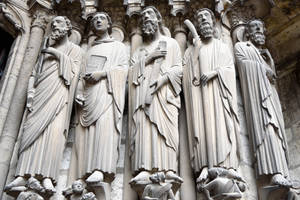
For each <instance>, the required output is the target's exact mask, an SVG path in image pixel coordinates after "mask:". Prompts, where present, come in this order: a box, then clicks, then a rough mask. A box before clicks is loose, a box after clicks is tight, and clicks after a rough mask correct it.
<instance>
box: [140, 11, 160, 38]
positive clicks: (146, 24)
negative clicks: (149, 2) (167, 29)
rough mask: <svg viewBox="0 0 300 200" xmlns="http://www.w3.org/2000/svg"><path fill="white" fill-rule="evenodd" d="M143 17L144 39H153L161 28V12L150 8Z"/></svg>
mask: <svg viewBox="0 0 300 200" xmlns="http://www.w3.org/2000/svg"><path fill="white" fill-rule="evenodd" d="M141 16H142V32H143V36H144V37H146V38H147V37H153V35H154V34H155V33H156V32H157V31H158V30H159V29H160V28H161V25H162V17H161V14H160V13H159V11H158V10H157V9H156V8H155V7H153V6H148V7H146V8H144V9H143V10H142V12H141Z"/></svg>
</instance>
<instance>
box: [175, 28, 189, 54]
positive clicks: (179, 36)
mask: <svg viewBox="0 0 300 200" xmlns="http://www.w3.org/2000/svg"><path fill="white" fill-rule="evenodd" d="M186 34H187V32H186V30H185V28H184V27H183V23H180V24H177V25H175V28H174V39H175V40H176V41H177V42H178V44H179V47H180V50H181V55H182V57H183V56H184V52H185V50H186V46H187V45H186V44H187V36H186Z"/></svg>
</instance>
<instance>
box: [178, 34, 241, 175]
mask: <svg viewBox="0 0 300 200" xmlns="http://www.w3.org/2000/svg"><path fill="white" fill-rule="evenodd" d="M211 71H216V72H217V76H216V77H214V78H213V79H211V80H209V81H208V82H207V85H206V86H201V85H199V84H196V83H195V84H194V83H193V82H194V81H195V80H196V82H197V81H198V82H199V80H200V77H201V74H202V73H203V72H206V73H208V72H211ZM183 74H184V76H183V85H184V87H183V88H184V97H185V104H186V114H187V125H188V136H189V137H188V138H189V147H190V158H191V165H192V167H193V169H194V172H195V173H196V174H199V173H200V172H201V170H202V168H203V167H208V168H211V167H224V168H233V169H236V168H237V165H238V154H237V142H238V134H239V124H238V120H237V101H236V77H235V69H234V62H233V57H232V53H231V52H230V50H229V48H228V47H227V45H226V44H225V43H223V42H221V41H220V40H217V39H214V38H213V39H212V41H210V42H209V43H208V44H203V43H202V44H201V46H200V47H194V46H191V47H189V48H188V49H187V50H186V52H185V56H184V67H183ZM203 90H205V91H203ZM204 92H205V94H204Z"/></svg>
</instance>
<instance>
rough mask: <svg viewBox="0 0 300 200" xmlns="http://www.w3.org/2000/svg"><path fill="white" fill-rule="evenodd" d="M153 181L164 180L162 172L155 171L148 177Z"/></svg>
mask: <svg viewBox="0 0 300 200" xmlns="http://www.w3.org/2000/svg"><path fill="white" fill-rule="evenodd" d="M149 179H150V181H152V182H153V183H160V182H165V179H166V176H165V173H164V172H156V173H154V174H152V175H151V176H150V177H149Z"/></svg>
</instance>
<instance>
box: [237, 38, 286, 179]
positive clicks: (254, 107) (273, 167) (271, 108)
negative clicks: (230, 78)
mask: <svg viewBox="0 0 300 200" xmlns="http://www.w3.org/2000/svg"><path fill="white" fill-rule="evenodd" d="M235 56H236V60H237V64H238V71H239V77H240V82H241V88H242V94H243V99H244V108H245V113H246V122H247V128H248V130H249V133H250V137H251V139H252V143H253V149H254V155H255V158H256V168H257V174H258V175H269V174H276V173H281V174H282V175H284V176H288V152H287V143H286V137H285V133H284V130H285V129H284V121H283V115H282V111H281V105H280V101H279V97H278V94H277V91H276V88H275V87H274V85H271V83H270V81H269V80H268V78H267V76H266V67H269V66H268V64H267V63H266V61H265V60H264V59H263V57H262V56H261V55H260V52H259V50H258V49H257V48H256V47H255V46H254V45H253V44H252V43H251V42H239V43H237V44H236V45H235Z"/></svg>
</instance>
